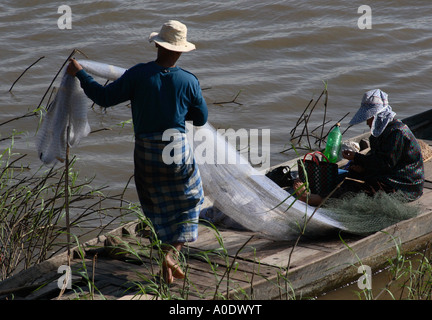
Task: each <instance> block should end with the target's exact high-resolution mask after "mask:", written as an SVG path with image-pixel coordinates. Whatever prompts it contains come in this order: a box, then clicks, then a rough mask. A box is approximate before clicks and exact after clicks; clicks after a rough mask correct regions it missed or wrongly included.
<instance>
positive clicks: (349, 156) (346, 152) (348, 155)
mask: <svg viewBox="0 0 432 320" xmlns="http://www.w3.org/2000/svg"><path fill="white" fill-rule="evenodd" d="M342 156H343V157H344V158H345V159H347V160H354V156H355V152H353V151H349V150H344V151H343V152H342Z"/></svg>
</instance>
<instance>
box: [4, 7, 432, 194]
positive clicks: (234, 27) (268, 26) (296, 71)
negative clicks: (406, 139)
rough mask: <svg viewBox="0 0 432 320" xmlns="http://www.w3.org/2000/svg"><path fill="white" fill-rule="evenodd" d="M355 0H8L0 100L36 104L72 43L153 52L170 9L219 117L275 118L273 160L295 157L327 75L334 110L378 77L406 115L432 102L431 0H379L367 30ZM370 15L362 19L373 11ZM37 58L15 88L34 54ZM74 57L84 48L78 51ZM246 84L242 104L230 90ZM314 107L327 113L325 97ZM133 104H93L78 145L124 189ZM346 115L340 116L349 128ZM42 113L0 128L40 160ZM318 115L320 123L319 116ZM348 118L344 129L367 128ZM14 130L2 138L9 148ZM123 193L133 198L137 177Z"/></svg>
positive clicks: (122, 54)
mask: <svg viewBox="0 0 432 320" xmlns="http://www.w3.org/2000/svg"><path fill="white" fill-rule="evenodd" d="M63 4H69V5H70V8H71V18H72V21H71V27H72V28H71V29H60V28H59V27H58V20H59V19H61V17H62V13H58V8H59V7H60V6H61V5H63ZM362 4H363V3H362V2H358V1H340V0H325V1H323V0H320V1H318V0H310V1H293V0H288V1H276V0H275V1H257V0H247V1H246V0H238V1H207V0H204V1H202V0H188V1H178V0H176V1H172V0H169V1H120V0H110V1H94V0H91V1H90V0H83V1H75V2H73V4H71V3H64V2H63V1H49V0H45V1H28V0H3V1H2V2H1V3H0V40H1V44H0V57H1V59H0V74H1V80H0V92H1V94H0V108H1V116H0V117H1V119H0V123H2V122H3V121H6V120H9V119H13V118H15V117H18V116H21V115H23V114H25V113H27V112H28V111H30V110H33V109H34V108H35V107H36V106H37V105H38V104H39V101H40V99H41V98H42V96H43V94H44V92H45V90H46V88H47V87H48V85H49V83H50V82H51V80H52V79H53V77H54V75H55V74H56V72H57V71H58V69H59V68H60V66H61V65H62V63H63V62H64V60H65V59H66V57H67V56H68V55H69V54H70V52H71V51H72V50H73V49H74V48H76V49H80V50H82V51H83V52H84V53H85V54H86V55H88V57H89V58H90V59H92V60H97V61H101V62H107V63H111V64H114V65H118V66H121V67H124V68H127V67H130V66H133V65H135V64H136V63H139V62H146V61H149V60H153V59H154V58H155V54H156V50H155V48H154V46H152V45H150V44H149V43H148V41H147V38H148V36H149V34H150V33H151V32H153V31H159V29H160V27H161V25H162V24H163V23H164V22H165V21H167V20H169V19H177V20H180V21H182V22H184V23H185V24H187V26H188V28H189V29H188V30H189V34H188V36H189V40H190V41H191V42H193V43H195V44H196V46H197V50H196V51H193V52H190V53H186V54H183V55H182V57H181V58H180V61H179V66H181V67H183V68H185V69H187V70H189V71H191V72H193V73H194V74H195V75H196V76H197V77H198V78H199V79H200V82H201V85H202V87H203V88H205V90H204V96H205V98H206V100H207V103H208V106H209V121H210V122H211V123H212V124H213V125H214V126H215V127H221V128H233V129H235V130H237V129H239V128H246V129H253V128H257V129H264V128H265V129H267V128H269V129H271V155H270V158H269V159H268V160H270V161H271V165H275V164H277V163H280V162H283V161H286V160H289V159H290V158H292V157H293V154H290V153H288V154H286V153H280V152H281V151H282V150H283V149H284V148H285V147H286V144H288V143H289V137H290V135H289V131H290V130H291V128H292V127H293V126H294V124H295V122H296V121H297V118H298V117H299V115H300V114H301V112H302V111H303V109H304V108H305V107H306V105H307V104H308V102H309V100H310V99H312V98H314V99H316V98H317V97H318V96H319V95H320V93H321V92H322V90H323V88H324V83H323V82H326V83H327V85H328V90H329V101H328V110H327V117H328V119H332V120H333V121H334V122H335V121H337V120H338V119H340V118H341V117H342V116H343V115H344V114H346V113H347V112H351V113H354V112H355V111H356V110H357V108H358V106H359V103H360V100H361V97H362V95H363V93H364V92H365V91H367V90H369V89H373V88H378V87H379V88H381V89H382V90H384V91H386V92H387V93H388V94H389V98H390V104H391V105H392V107H393V109H394V110H395V111H396V112H397V113H398V116H399V117H400V118H403V117H406V116H408V115H411V114H413V113H416V112H419V111H423V110H427V109H429V108H430V101H431V100H432V91H431V88H430V87H431V83H432V72H431V62H430V61H432V38H431V37H430V33H431V29H432V24H431V19H432V18H431V17H432V6H431V5H430V2H429V1H427V0H422V1H420V0H415V1H409V2H408V1H375V2H374V4H371V5H370V6H371V7H370V8H371V29H360V28H359V25H358V22H359V19H362V13H358V8H359V7H360V6H361V5H362ZM367 21H369V20H361V21H360V22H367ZM42 56H44V57H45V58H44V59H42V60H41V61H40V62H38V63H37V64H36V65H35V66H33V67H32V68H31V69H30V70H29V71H28V72H27V73H26V74H25V75H24V76H23V77H22V78H21V79H20V80H19V82H18V83H17V84H16V85H15V87H14V89H13V91H12V93H9V92H8V89H9V87H10V86H11V84H12V83H13V82H14V81H15V80H16V78H17V77H18V76H19V75H20V74H21V72H22V71H24V69H25V68H27V67H28V66H29V65H30V64H31V63H32V62H34V61H36V60H37V59H38V58H39V57H42ZM76 57H77V58H79V57H80V55H76ZM238 93H240V94H239V96H238V97H237V99H236V101H237V102H239V103H241V104H236V103H227V104H223V105H217V104H214V103H215V102H220V101H229V100H231V99H233V98H234V96H236V95H237V94H238ZM316 112H317V114H318V115H320V113H321V114H322V112H323V111H322V107H321V109H318V110H317V111H316ZM130 117H131V116H130V109H129V108H128V107H127V106H126V105H120V106H116V107H114V108H111V109H108V110H106V111H103V110H101V109H100V108H98V107H95V108H94V109H92V110H90V111H89V119H90V124H91V127H92V129H93V130H98V129H109V130H103V131H99V132H97V133H94V134H91V135H90V136H89V137H87V138H86V139H85V140H84V141H82V143H81V145H80V146H79V147H76V148H74V149H73V150H72V153H73V154H74V155H76V156H77V157H78V158H79V159H80V160H79V162H78V164H77V167H78V169H79V170H80V172H81V175H83V176H93V175H96V180H95V183H96V184H103V185H109V186H110V188H111V189H113V190H119V189H123V187H124V186H125V184H126V182H127V180H128V179H129V177H130V176H131V175H132V173H133V161H132V151H133V136H132V128H131V126H130V125H129V124H125V125H124V126H123V125H122V124H123V122H124V121H127V120H129V119H130ZM349 119H350V116H348V118H346V119H345V120H344V121H342V128H343V129H344V128H346V126H347V122H348V120H349ZM37 125H38V118H37V117H29V118H25V119H20V120H17V121H13V122H10V123H8V124H6V125H1V126H0V134H1V138H4V137H6V136H9V134H10V132H11V131H12V130H13V129H15V130H17V131H18V132H23V134H22V135H21V136H20V139H17V140H16V141H15V146H16V151H19V152H24V153H27V154H28V156H27V158H26V159H27V161H28V162H29V165H30V166H31V167H33V168H37V167H39V165H40V163H39V161H38V159H37V155H36V152H35V147H34V134H35V130H36V128H37ZM311 126H313V124H311ZM365 129H366V127H365V126H362V125H359V126H357V127H354V128H352V129H350V131H348V132H347V134H346V137H349V136H353V135H356V134H359V133H362V132H363V131H364V130H365ZM8 143H9V141H3V142H1V145H0V148H5V147H6V146H7V145H8ZM129 189H130V190H129V192H128V194H127V196H128V197H129V198H130V199H131V200H132V201H136V200H137V197H136V194H135V190H134V188H133V186H131V187H130V188H129Z"/></svg>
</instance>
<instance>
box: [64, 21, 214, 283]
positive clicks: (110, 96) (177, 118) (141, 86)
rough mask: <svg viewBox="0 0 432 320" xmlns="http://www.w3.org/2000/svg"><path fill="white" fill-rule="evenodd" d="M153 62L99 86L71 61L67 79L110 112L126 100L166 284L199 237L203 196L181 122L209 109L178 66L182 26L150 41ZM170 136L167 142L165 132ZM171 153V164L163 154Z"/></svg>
mask: <svg viewBox="0 0 432 320" xmlns="http://www.w3.org/2000/svg"><path fill="white" fill-rule="evenodd" d="M149 41H150V42H154V43H155V45H156V47H157V49H158V52H157V59H156V60H155V61H152V62H148V63H140V64H137V65H135V66H134V67H132V68H130V69H128V70H127V71H126V72H125V73H124V74H123V75H122V76H121V77H120V78H119V79H117V80H116V81H114V82H112V83H110V84H109V85H107V86H105V87H104V86H102V85H100V84H99V83H97V82H96V81H95V80H94V79H93V78H92V77H91V76H90V75H88V74H87V73H86V71H85V70H83V68H82V67H81V65H80V64H79V63H78V62H77V61H76V60H74V59H72V60H71V62H70V63H69V65H68V68H67V72H68V73H69V74H70V75H72V76H76V77H77V78H78V79H79V80H80V83H81V87H82V88H83V89H84V92H85V94H86V95H87V96H88V97H89V98H90V99H91V100H93V101H94V102H95V103H96V104H98V105H100V106H102V107H105V108H106V107H109V106H113V105H116V104H118V103H121V102H124V101H128V100H130V101H131V106H132V119H133V125H134V133H135V151H134V165H135V184H136V188H137V192H138V196H139V200H140V203H141V207H142V209H143V211H144V214H145V215H146V217H147V218H149V219H150V221H151V222H152V224H153V227H154V229H155V231H156V234H157V236H158V239H159V240H160V241H162V243H164V244H166V246H164V252H165V255H164V260H163V263H162V267H163V275H164V278H165V280H166V282H167V283H172V282H173V281H174V278H184V276H185V275H184V272H183V270H181V268H180V267H179V265H178V263H177V262H176V259H175V256H176V255H175V253H176V252H178V251H180V250H181V248H182V247H183V245H184V243H185V242H192V241H195V240H196V239H197V237H198V219H199V212H200V208H201V204H202V202H203V200H204V193H203V188H202V183H201V176H200V172H199V170H198V167H197V165H196V163H195V160H194V158H193V154H192V152H191V151H192V150H191V149H190V145H189V143H188V141H187V139H186V132H185V131H186V129H185V121H193V124H194V125H195V126H202V125H204V124H205V123H206V122H207V115H208V111H207V105H206V102H205V100H204V98H203V96H202V92H201V87H200V85H199V82H198V79H197V78H196V77H195V76H194V75H193V74H191V73H190V72H188V71H185V70H183V69H181V68H179V67H177V66H176V63H177V60H178V59H179V58H180V55H181V54H182V52H189V51H192V50H194V49H195V45H194V44H192V43H190V42H188V41H187V28H186V26H185V25H184V24H182V23H180V22H178V21H174V20H170V21H168V22H167V23H165V24H164V25H163V26H162V28H161V30H160V32H159V33H157V32H153V33H152V34H151V35H150V37H149ZM168 129H174V131H175V132H176V134H170V137H171V139H172V141H164V140H163V139H162V135H163V133H164V132H165V131H166V130H168ZM168 144H169V145H170V148H172V146H173V145H174V146H175V149H174V150H172V151H174V155H175V156H174V157H177V158H176V159H175V161H173V163H165V162H164V161H163V157H162V153H163V150H164V148H165V147H166V146H167V145H168Z"/></svg>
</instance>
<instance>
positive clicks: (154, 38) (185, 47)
mask: <svg viewBox="0 0 432 320" xmlns="http://www.w3.org/2000/svg"><path fill="white" fill-rule="evenodd" d="M149 42H155V43H157V44H158V45H160V46H161V47H163V48H165V49H167V50H171V51H175V52H189V51H192V50H195V49H196V47H195V45H194V44H193V43H191V42H189V41H184V43H182V44H181V45H174V44H172V43H169V42H167V41H165V40H164V39H162V38H160V37H159V33H157V32H152V33H151V34H150V37H149Z"/></svg>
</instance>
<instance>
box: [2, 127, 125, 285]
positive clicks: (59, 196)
mask: <svg viewBox="0 0 432 320" xmlns="http://www.w3.org/2000/svg"><path fill="white" fill-rule="evenodd" d="M14 140H15V135H12V137H11V139H10V141H11V142H10V145H9V146H8V147H6V148H5V150H4V151H3V152H2V153H1V154H0V280H4V279H6V278H8V277H10V276H11V275H13V274H14V273H16V272H17V271H19V270H23V269H26V268H29V267H30V266H32V265H34V264H36V263H39V262H41V261H43V260H46V259H47V258H49V257H51V256H53V255H55V254H56V253H58V252H59V251H61V250H64V248H65V247H67V246H68V244H67V243H66V239H67V238H68V237H67V235H66V230H67V229H68V228H67V225H66V221H65V207H66V205H67V206H68V207H69V209H70V212H71V218H70V222H69V224H70V225H69V226H70V228H71V230H73V232H77V233H79V235H80V236H85V234H86V233H88V232H97V233H100V232H103V230H104V228H96V226H94V227H91V225H94V224H95V221H98V220H104V219H105V218H106V217H108V216H110V215H111V211H112V210H115V211H116V212H115V214H117V215H118V212H119V211H120V210H119V208H120V207H121V201H122V197H121V195H119V196H113V197H108V196H105V195H104V194H103V192H102V191H103V188H95V187H93V186H91V183H92V179H84V180H81V179H80V178H79V175H78V172H77V171H75V170H74V164H75V159H72V160H71V161H70V163H69V166H67V167H68V169H67V170H66V167H65V166H59V167H52V168H48V167H45V166H41V167H39V168H38V169H37V170H35V171H34V172H33V171H32V170H31V169H29V168H28V167H27V166H25V165H24V163H25V157H26V154H18V153H15V152H14V151H13V147H14ZM66 180H67V182H68V183H67V191H68V198H67V199H68V201H67V203H66V201H65V192H66V186H65V182H66ZM119 204H120V205H119ZM108 225H109V224H108ZM96 229H98V230H96Z"/></svg>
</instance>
